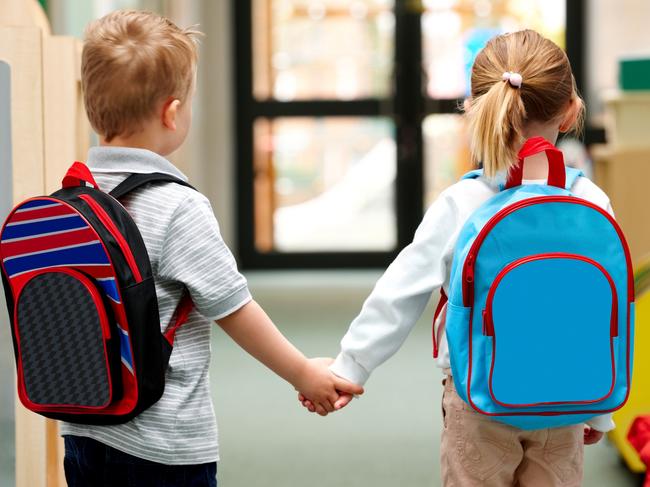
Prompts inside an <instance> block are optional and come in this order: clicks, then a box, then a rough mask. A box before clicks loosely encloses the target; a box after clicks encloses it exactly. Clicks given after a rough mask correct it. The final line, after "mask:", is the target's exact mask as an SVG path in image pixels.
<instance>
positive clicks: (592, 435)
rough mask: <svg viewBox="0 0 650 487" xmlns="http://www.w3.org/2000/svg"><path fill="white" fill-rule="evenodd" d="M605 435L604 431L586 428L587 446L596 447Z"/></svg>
mask: <svg viewBox="0 0 650 487" xmlns="http://www.w3.org/2000/svg"><path fill="white" fill-rule="evenodd" d="M603 435H604V433H603V432H602V431H598V430H595V429H593V428H590V427H589V426H585V445H594V444H596V443H598V442H599V441H600V440H601V439H602V437H603Z"/></svg>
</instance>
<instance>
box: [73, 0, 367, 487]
mask: <svg viewBox="0 0 650 487" xmlns="http://www.w3.org/2000/svg"><path fill="white" fill-rule="evenodd" d="M198 35H199V33H198V32H196V31H193V30H188V29H185V30H181V29H179V28H178V27H177V26H176V25H174V24H173V23H172V22H170V21H169V20H167V19H165V18H163V17H160V16H158V15H155V14H152V13H148V12H137V11H117V12H114V13H112V14H109V15H107V16H105V17H103V18H101V19H99V20H97V21H95V22H93V23H91V24H90V25H89V26H88V28H87V30H86V44H85V46H84V51H83V56H82V85H83V90H84V97H85V105H86V111H87V113H88V118H89V119H90V122H91V124H92V126H93V128H94V129H95V131H96V132H97V133H98V134H99V136H100V146H99V147H94V148H92V149H91V150H90V152H89V154H88V160H87V164H88V166H89V167H90V169H91V171H92V173H93V176H94V177H95V179H96V181H97V182H98V184H99V186H100V187H101V188H102V190H104V191H106V192H108V191H110V190H111V189H113V188H114V187H115V186H116V185H117V184H118V183H120V182H121V181H123V180H124V179H125V178H126V177H127V176H128V175H129V174H131V173H152V172H160V173H167V174H171V175H173V176H176V177H178V178H181V179H184V180H186V178H185V176H184V175H183V174H182V173H181V172H180V171H179V170H178V169H176V167H174V166H173V165H172V164H171V163H170V162H169V161H167V160H166V159H165V158H164V156H165V155H167V154H169V153H171V152H173V151H174V150H176V149H177V148H178V147H179V146H180V145H181V144H182V143H183V141H184V140H185V137H186V135H187V133H188V130H189V127H190V120H191V105H192V103H191V101H192V92H193V89H194V81H195V73H196V63H197V47H196V38H197V36H198ZM122 203H123V204H124V206H125V207H126V208H127V210H128V211H129V213H130V214H131V216H132V217H133V219H134V220H135V222H136V224H137V225H138V228H139V229H140V231H141V233H142V236H143V238H144V242H145V245H146V247H147V251H148V253H149V257H150V259H151V264H152V268H153V271H154V278H155V284H156V292H157V296H158V302H159V308H160V319H161V326H162V327H163V329H164V328H166V326H167V325H168V324H169V322H170V319H171V316H172V313H173V311H174V310H175V308H176V306H177V305H178V302H179V300H180V298H181V294H182V292H183V289H184V288H187V289H188V290H189V291H190V294H191V296H192V301H193V303H194V310H193V312H192V313H191V315H190V318H189V320H188V322H187V323H186V324H185V325H183V327H181V328H180V330H179V332H178V333H177V335H176V340H175V345H174V350H173V353H172V356H171V359H170V362H169V368H168V370H167V375H166V383H165V392H164V395H163V396H162V398H161V399H160V400H159V401H158V402H157V403H156V404H154V405H153V406H152V407H151V408H149V409H148V410H146V411H144V412H143V413H142V414H140V415H139V416H137V417H136V418H134V419H133V420H132V421H130V422H128V423H126V424H121V425H117V426H86V425H77V424H68V423H63V424H62V425H61V432H62V435H63V436H64V437H65V444H66V452H65V460H64V466H65V473H66V478H67V480H68V485H69V486H70V487H75V486H92V487H98V486H120V487H122V486H127V485H134V486H138V487H143V486H149V485H150V486H156V485H163V484H164V485H165V486H181V485H182V486H204V485H206V486H216V461H217V460H218V444H217V426H216V421H215V417H214V412H213V408H212V401H211V398H210V393H209V388H208V366H209V360H210V329H211V323H210V321H211V320H214V321H217V322H218V324H219V325H220V326H221V327H222V328H223V329H224V330H225V331H226V333H228V334H229V335H230V336H231V337H232V338H233V339H234V340H235V341H236V342H237V343H238V344H239V345H240V346H241V347H242V348H244V349H245V350H246V351H247V352H249V353H250V354H251V355H253V356H254V357H255V358H257V359H258V360H260V361H261V362H262V363H264V364H265V365H267V366H268V367H269V368H271V369H272V370H273V371H274V372H275V373H277V374H278V375H279V376H281V377H283V378H284V379H286V380H287V381H288V382H290V383H291V384H292V385H294V387H295V388H296V389H298V390H299V391H301V392H302V393H303V394H304V395H305V396H306V397H309V398H310V399H312V400H313V401H314V402H315V403H316V404H317V407H318V408H319V412H320V413H321V414H326V413H327V412H330V411H332V410H333V409H334V406H333V403H335V402H336V400H337V399H338V392H337V390H339V391H343V392H347V393H352V394H360V393H362V392H363V389H362V388H361V387H359V386H355V385H353V384H351V383H349V382H346V381H344V380H342V379H339V378H337V377H335V376H334V375H332V374H331V373H329V372H327V371H326V369H325V368H324V367H323V366H322V365H323V364H324V363H325V362H326V360H325V359H312V360H307V359H306V358H305V357H304V356H303V355H302V353H300V352H299V351H298V350H297V349H296V348H295V347H293V345H291V344H290V343H289V342H288V341H287V340H286V339H285V338H284V336H283V335H282V334H281V333H280V332H279V331H278V330H277V328H276V327H275V326H274V325H273V323H272V322H271V320H270V319H269V318H268V316H267V315H266V314H265V313H264V311H263V310H262V309H261V308H260V307H259V306H258V305H257V304H256V303H255V302H254V301H253V300H252V298H251V296H250V293H249V291H248V288H247V286H246V280H245V279H244V277H243V276H242V275H241V274H239V272H238V271H237V268H236V265H235V262H234V259H233V257H232V255H231V253H230V251H229V250H228V248H227V247H226V245H225V244H224V242H223V240H222V239H221V236H220V234H219V227H218V224H217V221H216V220H215V218H214V214H213V213H212V209H211V207H210V204H209V202H208V200H207V198H205V197H204V196H203V195H201V194H200V193H198V192H196V191H194V190H192V189H190V188H186V187H184V186H181V185H178V184H174V183H155V184H152V185H150V186H149V187H146V188H145V189H143V190H140V191H135V193H134V194H131V195H129V196H128V197H125V198H124V199H123V201H122ZM319 365H320V366H319Z"/></svg>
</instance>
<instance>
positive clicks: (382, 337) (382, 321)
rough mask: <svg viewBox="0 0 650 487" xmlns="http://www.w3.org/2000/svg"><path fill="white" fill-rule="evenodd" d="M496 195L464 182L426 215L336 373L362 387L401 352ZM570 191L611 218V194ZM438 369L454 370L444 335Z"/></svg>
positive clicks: (600, 424) (354, 327)
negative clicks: (477, 215) (477, 213)
mask: <svg viewBox="0 0 650 487" xmlns="http://www.w3.org/2000/svg"><path fill="white" fill-rule="evenodd" d="M540 182H543V181H524V184H532V183H540ZM498 191H499V188H498V186H497V184H496V183H494V182H492V181H490V180H488V179H487V178H484V177H481V178H479V179H467V180H463V181H460V182H458V183H456V184H454V185H453V186H450V187H449V188H447V189H446V190H445V191H444V192H443V193H442V194H441V195H440V196H439V197H438V199H437V200H436V201H435V202H434V203H433V204H432V205H431V207H430V208H429V209H428V211H427V212H426V214H425V216H424V219H423V220H422V223H420V226H419V227H418V229H417V231H416V233H415V237H414V239H413V242H412V243H411V244H410V245H408V246H407V247H405V248H404V250H402V252H400V254H399V255H398V256H397V258H396V259H395V260H394V261H393V263H392V264H391V265H390V266H389V267H388V269H386V272H385V273H384V274H383V276H382V277H381V278H380V279H379V280H378V281H377V283H376V284H375V287H374V289H373V291H372V293H371V294H370V296H369V297H368V299H366V301H365V303H364V304H363V308H362V309H361V312H360V313H359V315H358V316H357V317H356V318H355V319H354V321H353V322H352V324H351V325H350V328H349V329H348V331H347V333H346V334H345V336H344V337H343V339H342V340H341V352H340V353H339V355H338V357H337V358H336V360H335V362H334V363H333V364H332V366H331V367H330V369H331V370H332V371H333V372H334V373H335V374H337V375H338V376H340V377H343V378H345V379H348V380H350V381H352V382H355V383H357V384H361V385H362V384H364V383H365V382H366V381H367V380H368V377H369V376H370V374H371V373H372V371H373V370H374V369H375V368H376V367H377V366H379V365H380V364H382V363H383V362H385V361H386V360H387V359H388V358H390V357H391V356H392V355H393V354H394V353H395V352H397V350H398V349H399V348H400V347H401V345H402V343H404V340H406V337H407V336H408V334H409V333H410V331H411V329H412V328H413V326H414V325H415V323H416V322H417V320H418V319H419V318H420V315H421V314H422V312H423V311H424V308H425V307H426V305H427V303H428V301H429V299H430V297H431V295H432V294H433V293H434V292H436V291H438V290H439V289H440V287H443V288H444V289H445V291H447V290H448V288H449V274H450V271H451V264H452V258H453V252H454V246H455V244H456V241H457V239H458V235H459V233H460V230H461V228H462V227H463V225H464V223H465V221H466V220H467V219H468V217H469V216H470V214H471V213H472V212H473V211H474V210H476V209H477V208H478V207H479V206H481V205H482V204H483V203H485V202H486V201H487V200H488V199H489V198H491V197H492V196H494V195H495V194H496V193H497V192H498ZM571 192H572V193H573V194H574V195H575V196H577V197H580V198H584V199H586V200H588V201H590V202H592V203H594V204H596V205H597V206H599V207H601V208H603V209H605V210H606V211H608V212H610V213H611V214H612V215H613V212H612V207H611V205H610V201H609V198H608V196H607V195H606V194H605V193H604V192H603V191H602V190H601V189H600V188H599V187H598V186H596V185H595V184H594V183H593V182H592V181H590V180H589V179H587V178H585V177H580V178H578V179H577V180H576V182H575V183H574V184H573V187H572V188H571ZM437 365H438V367H440V368H449V367H450V363H449V352H448V348H447V338H446V336H445V335H444V333H443V335H442V337H441V341H440V353H439V356H438V359H437ZM588 424H589V425H590V426H591V427H593V428H594V429H596V430H599V431H609V430H611V429H613V428H614V423H613V421H612V419H611V414H606V415H603V416H598V417H596V418H593V419H592V420H591V421H589V423H588Z"/></svg>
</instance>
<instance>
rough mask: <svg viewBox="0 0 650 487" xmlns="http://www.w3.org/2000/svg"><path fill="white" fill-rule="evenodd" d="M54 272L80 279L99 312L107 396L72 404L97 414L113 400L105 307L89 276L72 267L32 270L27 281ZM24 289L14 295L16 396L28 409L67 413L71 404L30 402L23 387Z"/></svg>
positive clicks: (108, 330) (108, 331) (109, 330)
mask: <svg viewBox="0 0 650 487" xmlns="http://www.w3.org/2000/svg"><path fill="white" fill-rule="evenodd" d="M54 272H59V273H62V274H68V275H69V276H72V277H74V278H75V279H77V280H78V281H80V282H81V283H82V284H83V286H84V287H85V288H86V290H87V291H88V292H89V293H90V295H91V296H92V299H93V301H94V303H95V306H97V308H99V309H98V311H99V312H98V314H99V324H100V327H101V329H102V337H103V340H102V344H103V346H104V360H105V362H106V371H107V374H106V375H107V377H108V389H109V397H108V400H107V402H106V403H104V404H103V405H101V406H81V405H77V406H72V408H74V409H75V410H77V409H78V410H80V411H85V412H88V411H89V410H90V411H92V413H93V414H97V413H99V412H100V411H99V410H102V409H105V408H106V407H107V406H108V405H109V404H110V403H111V401H112V400H113V381H112V377H111V367H110V363H109V361H108V349H107V347H106V341H107V340H109V339H110V338H111V329H110V325H109V323H108V318H107V316H106V308H105V307H104V302H103V300H102V297H101V295H100V294H99V292H98V291H97V288H96V287H95V286H94V285H93V284H92V282H91V281H90V278H89V277H88V276H86V275H85V274H83V273H82V272H79V271H76V270H74V269H69V268H65V267H56V268H51V269H39V270H37V271H34V272H30V273H28V274H27V276H29V277H28V279H26V282H27V281H30V280H31V279H33V278H35V277H37V276H39V275H41V274H49V273H54ZM26 282H25V283H26ZM24 289H25V285H24V284H23V286H22V287H21V288H20V289H19V290H18V291H17V292H16V297H15V300H14V302H15V305H14V335H15V337H16V347H17V348H18V396H19V397H20V401H21V402H22V403H23V404H24V405H25V407H27V408H28V409H31V410H33V411H37V412H51V413H56V412H61V413H67V412H70V411H71V406H68V405H65V404H40V403H35V402H32V400H31V399H29V396H28V395H27V389H26V387H25V377H24V371H23V361H22V351H21V348H20V329H19V326H18V301H19V300H20V296H21V294H22V292H23V290H24Z"/></svg>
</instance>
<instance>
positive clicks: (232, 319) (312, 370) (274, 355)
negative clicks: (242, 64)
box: [217, 301, 363, 415]
mask: <svg viewBox="0 0 650 487" xmlns="http://www.w3.org/2000/svg"><path fill="white" fill-rule="evenodd" d="M217 323H218V324H219V326H221V328H223V330H224V331H225V332H226V333H227V334H228V335H230V337H231V338H232V339H233V340H234V341H235V342H237V344H238V345H239V346H240V347H242V348H243V349H244V350H246V351H247V352H248V353H249V354H251V355H252V356H253V357H255V358H256V359H257V360H259V361H260V362H262V363H263V364H264V365H266V366H267V367H268V368H269V369H271V370H272V371H273V372H275V373H276V374H278V375H279V376H280V377H282V378H283V379H285V380H286V381H287V382H289V383H290V384H292V385H293V386H294V387H295V388H296V389H297V390H298V391H300V392H302V393H303V394H305V396H307V397H309V398H310V399H311V400H312V402H313V403H314V404H315V405H316V410H317V412H319V413H320V414H321V415H323V414H326V413H327V412H331V411H333V410H334V403H335V402H336V400H337V399H338V397H339V395H338V393H337V390H338V391H342V392H344V393H349V394H363V387H361V386H358V385H356V384H352V383H350V382H348V381H346V380H343V379H341V378H339V377H336V376H335V375H333V374H332V373H330V372H329V371H328V370H327V364H328V363H329V362H328V361H327V359H311V360H307V359H306V358H305V356H304V355H303V354H302V353H301V352H300V351H299V350H298V349H297V348H296V347H294V346H293V345H292V344H291V342H289V341H288V340H287V339H286V338H285V337H284V335H282V333H280V331H279V330H278V329H277V328H276V326H275V325H274V324H273V322H272V321H271V319H270V318H269V317H268V315H267V314H266V313H265V312H264V310H263V309H262V308H261V307H260V305H259V304H257V303H256V302H255V301H250V302H249V303H248V304H246V305H244V306H243V307H242V308H240V309H238V310H237V311H235V312H234V313H232V314H230V315H228V316H226V317H225V318H221V319H219V320H218V321H217ZM330 360H331V359H330Z"/></svg>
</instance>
